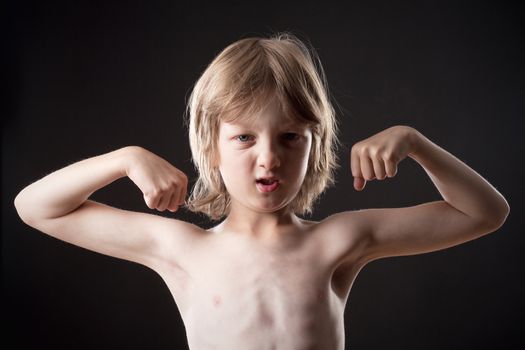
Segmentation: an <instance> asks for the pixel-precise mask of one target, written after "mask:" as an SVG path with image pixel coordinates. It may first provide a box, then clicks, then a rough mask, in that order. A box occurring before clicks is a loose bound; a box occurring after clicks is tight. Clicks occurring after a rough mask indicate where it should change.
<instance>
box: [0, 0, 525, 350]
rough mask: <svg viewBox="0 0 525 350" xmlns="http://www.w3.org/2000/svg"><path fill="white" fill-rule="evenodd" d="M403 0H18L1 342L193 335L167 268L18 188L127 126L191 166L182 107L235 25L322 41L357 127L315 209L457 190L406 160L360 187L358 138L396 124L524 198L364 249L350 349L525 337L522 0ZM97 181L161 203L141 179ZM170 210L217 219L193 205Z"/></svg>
mask: <svg viewBox="0 0 525 350" xmlns="http://www.w3.org/2000/svg"><path fill="white" fill-rule="evenodd" d="M399 3H400V4H394V2H391V1H382V2H378V1H359V2H357V1H347V2H342V1H341V2H335V1H333V2H330V1H316V2H309V1H293V2H291V1H288V2H281V1H265V2H258V3H253V4H251V3H248V2H246V1H231V2H209V3H204V2H200V1H192V2H188V1H186V2H177V1H165V2H154V3H153V2H147V1H142V2H127V1H126V2H117V1H61V2H28V1H17V2H13V1H11V2H10V3H7V4H4V9H6V10H7V11H5V12H4V15H5V17H6V18H5V21H3V23H4V26H7V28H6V29H7V31H4V33H6V32H7V35H4V44H3V46H4V50H3V60H5V62H4V63H6V64H4V65H3V66H4V74H6V77H7V80H6V81H7V84H4V85H8V86H7V88H8V91H7V95H5V96H7V99H6V102H5V103H4V104H3V113H2V118H3V120H2V294H3V296H2V302H3V305H2V317H3V321H4V327H3V329H2V331H3V334H2V339H3V342H6V341H7V340H12V341H14V342H15V344H16V346H15V347H14V348H18V349H23V348H33V349H116V348H124V349H186V348H187V343H186V336H185V329H184V325H183V323H182V319H181V318H180V314H179V312H178V310H177V306H176V304H175V303H174V301H173V299H172V297H171V295H170V293H169V291H168V289H167V287H166V286H165V284H164V282H163V281H162V280H161V278H160V277H159V276H158V275H157V274H155V273H154V272H152V271H151V270H149V269H147V268H145V267H143V266H140V265H138V264H134V263H130V262H127V261H123V260H118V259H115V258H111V257H107V256H103V255H99V254H96V253H93V252H90V251H87V250H84V249H82V248H78V247H75V246H72V245H69V244H67V243H64V242H61V241H58V240H56V239H54V238H51V237H49V236H46V235H44V234H41V233H39V232H38V231H36V230H34V229H32V228H30V227H28V226H26V225H25V224H23V223H22V222H21V220H20V219H19V218H18V216H17V215H16V212H15V209H14V207H13V199H14V197H15V196H16V194H17V193H18V192H19V191H20V190H21V189H22V188H23V187H24V186H27V185H29V184H30V183H31V182H33V181H35V180H37V179H39V178H41V177H43V176H44V175H46V174H48V173H50V172H52V171H54V170H57V169H58V168H61V167H64V166H66V165H68V164H71V163H73V162H76V161H78V160H81V159H84V158H87V157H91V156H94V155H98V154H102V153H105V152H109V151H111V150H114V149H116V148H118V147H122V146H126V145H132V144H134V145H141V146H143V147H145V148H147V149H149V150H151V151H153V152H155V153H157V154H159V155H160V156H162V157H164V158H165V159H167V160H169V161H170V162H172V163H173V164H174V165H175V166H176V167H178V168H179V169H181V170H182V171H184V172H185V173H186V174H188V176H189V177H190V180H191V184H193V182H194V180H195V176H196V173H195V171H194V169H193V166H192V164H191V161H190V159H191V154H190V149H189V145H188V139H187V133H186V129H185V128H184V127H183V122H182V115H183V112H184V108H185V100H186V98H187V97H188V96H189V93H190V91H191V87H192V84H193V83H194V82H195V80H196V79H197V78H198V76H199V74H200V73H201V72H202V71H203V70H204V69H205V67H206V65H207V64H208V63H209V62H210V61H211V60H212V59H213V57H214V56H215V55H216V54H218V53H219V52H220V51H221V50H222V49H223V48H224V47H225V46H227V45H228V44H230V43H231V42H233V41H235V40H238V39H240V38H242V37H246V36H257V35H265V34H269V33H273V32H276V31H284V30H289V31H291V32H293V33H295V34H296V35H298V36H299V37H301V38H303V39H308V40H310V42H311V43H312V45H313V46H314V47H315V48H316V49H317V52H318V54H319V56H320V58H321V61H322V62H323V65H324V68H325V70H326V74H327V77H328V82H329V85H330V89H331V93H332V95H333V97H334V100H335V101H337V104H338V107H336V109H337V111H338V114H339V118H340V119H339V120H340V122H341V131H342V132H341V137H342V141H343V142H344V144H345V148H344V149H341V152H340V156H341V160H342V162H341V168H340V169H339V171H338V172H337V182H338V183H337V185H336V187H335V188H331V189H330V190H328V191H327V193H326V194H325V195H324V196H323V197H322V199H321V200H320V202H319V204H318V205H317V207H316V210H315V213H314V215H312V216H311V217H310V219H312V220H322V219H323V218H325V217H326V216H328V215H330V214H332V213H335V212H339V211H344V210H355V209H362V208H372V207H377V208H379V207H400V206H409V205H416V204H419V203H423V202H427V201H433V200H439V199H442V198H441V197H440V195H439V193H438V192H437V190H436V189H435V187H434V185H433V184H432V182H431V180H430V179H429V178H428V176H427V175H426V173H425V172H424V170H423V169H422V168H421V167H420V166H419V165H418V164H417V163H416V162H414V161H413V160H412V159H410V158H407V159H406V160H405V161H403V162H402V163H401V164H400V166H399V171H398V174H397V176H396V177H395V178H392V179H387V180H385V181H372V182H370V183H368V184H367V186H366V188H365V190H364V191H363V192H356V191H355V190H354V189H353V187H352V177H351V172H350V165H349V159H348V158H349V150H350V148H351V146H352V145H353V144H354V143H355V142H357V141H360V140H362V139H364V138H367V137H369V136H371V135H373V134H374V133H377V132H379V131H381V130H383V129H386V128H387V127H390V126H393V125H397V124H403V125H410V126H412V127H414V128H416V129H418V130H419V131H420V132H422V133H423V134H424V135H426V136H427V137H428V138H430V139H431V140H432V141H434V142H435V143H437V144H438V145H440V146H441V147H443V148H444V149H446V150H448V151H449V152H451V153H452V154H454V155H456V156H457V157H458V158H460V159H461V160H463V161H464V162H465V163H466V164H467V165H469V166H471V167H472V168H473V169H475V170H476V171H477V172H478V173H479V174H481V175H482V176H483V177H484V178H486V179H487V180H488V181H489V182H491V183H492V184H493V185H494V186H495V187H496V188H497V189H498V190H499V191H500V192H501V193H502V194H503V195H504V196H505V197H506V199H507V200H508V202H509V204H510V206H511V214H510V216H509V217H508V219H507V222H506V223H505V225H504V226H503V227H502V228H500V229H499V230H498V231H496V232H495V233H494V234H491V235H488V236H484V237H482V238H480V239H478V240H475V241H471V242H468V243H466V244H463V245H460V246H456V247H453V248H450V249H447V250H443V251H438V252H434V253H429V254H424V255H416V256H409V257H397V258H388V259H383V260H378V261H374V262H372V263H371V264H369V265H367V266H366V267H365V268H364V269H363V270H362V272H361V274H360V275H359V276H358V278H357V280H356V282H355V284H354V287H353V291H352V292H351V295H350V297H349V301H348V305H347V309H346V313H345V320H346V348H347V349H384V348H386V347H388V348H391V349H464V348H470V349H494V348H498V347H500V346H502V345H504V344H509V343H508V342H510V341H514V342H515V344H517V345H519V344H521V346H523V337H522V334H521V333H522V331H523V325H524V323H523V318H522V316H523V313H524V312H525V308H524V301H523V295H525V290H524V289H525V288H524V284H523V282H524V281H523V278H524V268H523V265H524V264H523V258H522V256H521V255H522V250H523V246H524V243H525V238H524V235H523V232H522V230H521V227H522V225H523V220H520V219H521V218H520V217H521V216H522V214H521V213H522V210H523V203H522V202H521V199H522V198H523V194H524V193H523V186H522V178H523V174H524V171H523V165H522V162H523V159H524V158H523V154H524V147H523V145H524V143H523V131H522V125H523V124H522V121H521V118H523V116H524V111H525V83H524V81H525V80H524V79H525V71H524V68H523V63H524V62H525V50H524V48H525V45H524V40H523V34H524V30H523V29H524V28H523V24H522V21H523V19H522V13H521V12H520V11H519V10H520V9H519V7H518V6H517V3H511V2H502V1H493V2H486V1H485V2H480V1H476V2H461V1H457V2H456V1H454V2H448V3H447V2H444V1H419V2H408V1H403V2H399ZM191 184H190V185H191ZM94 199H96V200H99V201H103V202H105V203H108V204H110V205H114V206H118V207H120V208H125V209H129V210H136V211H143V212H150V213H154V214H158V213H157V212H156V211H153V210H150V209H148V208H147V207H146V205H145V203H144V202H143V200H142V196H141V193H140V191H139V190H138V188H136V187H135V186H134V185H133V183H132V182H131V181H129V180H128V179H121V180H118V181H116V182H115V183H113V184H112V185H110V186H108V187H106V188H104V189H101V190H100V191H98V192H96V193H95V195H94ZM160 215H165V216H174V217H176V218H178V219H183V220H188V221H191V222H193V223H195V224H198V225H200V226H202V227H206V228H207V227H209V226H210V222H208V221H207V220H205V219H204V218H203V217H201V216H197V215H195V214H192V213H188V212H179V213H176V214H171V213H162V214H160ZM421 233H422V234H424V232H421ZM240 292H241V293H242V291H240ZM520 316H521V317H520ZM516 348H519V346H517V347H516Z"/></svg>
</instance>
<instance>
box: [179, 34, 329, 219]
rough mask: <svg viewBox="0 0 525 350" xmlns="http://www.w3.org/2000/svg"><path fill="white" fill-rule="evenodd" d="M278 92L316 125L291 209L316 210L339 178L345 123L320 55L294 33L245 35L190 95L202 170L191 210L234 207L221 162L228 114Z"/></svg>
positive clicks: (193, 139)
mask: <svg viewBox="0 0 525 350" xmlns="http://www.w3.org/2000/svg"><path fill="white" fill-rule="evenodd" d="M272 96H275V97H277V98H278V101H279V103H280V106H281V108H282V110H283V112H284V113H285V115H286V116H288V117H290V118H293V119H296V120H298V121H300V122H302V123H306V124H307V125H308V126H309V127H310V129H311V131H312V146H311V149H310V155H309V159H308V169H307V172H306V175H305V178H304V181H303V184H302V186H301V189H300V190H299V192H298V194H297V196H296V197H295V198H294V199H293V200H292V201H291V202H290V204H289V205H290V208H291V210H292V211H293V212H294V213H296V214H299V215H305V214H311V213H312V206H313V203H314V202H315V200H316V199H317V197H319V196H320V195H321V194H322V193H323V192H324V191H325V189H326V188H328V187H330V186H332V185H334V184H335V180H334V170H335V169H336V168H337V167H338V166H339V165H338V157H337V154H336V151H337V147H338V146H339V140H338V138H337V132H338V126H337V122H336V119H335V111H334V108H333V107H332V105H331V103H330V99H329V93H328V86H327V82H326V77H325V74H324V71H323V68H322V65H321V63H320V61H319V57H318V56H317V54H316V53H315V51H314V49H313V48H311V49H308V47H307V46H306V44H305V43H303V42H302V41H301V40H300V39H298V38H297V37H296V36H295V35H293V34H290V33H286V32H284V33H277V34H274V35H272V36H270V37H269V38H261V37H251V38H245V39H241V40H238V41H236V42H234V43H232V44H230V45H229V46H227V47H226V48H225V49H224V50H223V51H222V52H220V53H219V54H218V55H217V56H216V57H215V58H214V59H213V61H212V62H211V63H210V64H209V65H208V67H207V68H206V70H205V71H204V72H203V73H202V75H201V77H200V78H199V79H198V81H197V82H196V83H195V86H194V88H193V91H192V92H191V95H190V97H189V101H188V104H187V109H186V113H185V124H186V126H188V127H189V139H190V148H191V153H192V157H193V163H194V165H195V167H196V170H197V172H198V174H199V176H198V179H197V181H196V182H195V184H194V186H193V188H192V190H191V193H190V197H189V199H188V201H187V205H186V207H187V208H188V209H189V210H190V211H192V212H200V213H204V214H205V215H207V216H208V217H209V218H210V219H211V220H219V219H221V218H222V217H224V216H225V215H228V213H229V210H230V205H231V198H230V196H229V194H228V192H227V190H226V187H225V185H224V183H223V181H222V178H221V174H220V172H219V169H218V167H216V166H214V159H217V157H218V149H217V141H218V136H219V135H218V133H219V125H220V121H221V120H222V121H226V122H230V121H233V120H236V119H238V118H240V116H241V115H242V116H243V118H245V116H253V115H256V114H257V113H258V112H260V111H261V110H262V109H263V108H264V107H265V104H266V103H267V102H266V103H263V102H264V101H268V100H269V97H272Z"/></svg>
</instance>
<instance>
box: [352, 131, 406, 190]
mask: <svg viewBox="0 0 525 350" xmlns="http://www.w3.org/2000/svg"><path fill="white" fill-rule="evenodd" d="M415 132H416V130H415V129H413V128H411V127H409V126H403V125H396V126H393V127H391V128H388V129H385V130H383V131H381V132H379V133H377V134H375V135H373V136H371V137H369V138H367V139H365V140H362V141H359V142H357V143H356V144H354V146H353V147H352V150H351V159H350V164H351V168H352V176H353V177H354V188H355V189H356V190H357V191H362V190H363V189H364V188H365V185H366V182H367V181H370V180H373V179H378V180H383V179H385V178H386V177H387V176H388V177H394V176H395V175H396V173H397V165H398V164H399V162H401V161H402V160H403V159H405V158H406V157H407V156H408V154H409V153H411V152H413V150H414V147H415V143H414V135H415Z"/></svg>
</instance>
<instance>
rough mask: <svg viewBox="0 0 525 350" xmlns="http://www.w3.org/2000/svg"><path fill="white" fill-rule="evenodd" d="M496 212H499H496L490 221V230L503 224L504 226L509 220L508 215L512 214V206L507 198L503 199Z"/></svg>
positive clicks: (494, 229) (492, 230)
mask: <svg viewBox="0 0 525 350" xmlns="http://www.w3.org/2000/svg"><path fill="white" fill-rule="evenodd" d="M496 213H497V214H495V215H494V217H493V218H492V219H491V220H489V221H488V226H489V229H490V230H491V231H490V232H494V231H496V230H498V229H499V228H500V227H501V226H503V224H504V223H505V221H507V217H508V216H509V214H510V206H509V204H508V203H507V201H506V200H504V201H503V203H502V205H501V206H500V208H499V209H498V210H497V212H496Z"/></svg>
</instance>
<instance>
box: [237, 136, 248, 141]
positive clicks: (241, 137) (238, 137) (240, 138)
mask: <svg viewBox="0 0 525 350" xmlns="http://www.w3.org/2000/svg"><path fill="white" fill-rule="evenodd" d="M244 137H250V135H239V136H237V140H239V141H241V142H246V141H248V140H246V139H243V138H244Z"/></svg>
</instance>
